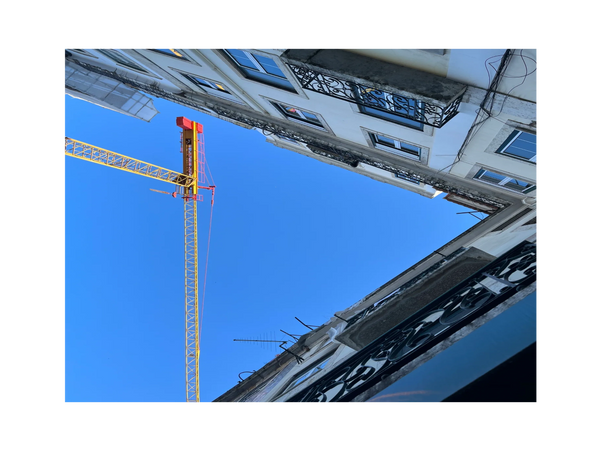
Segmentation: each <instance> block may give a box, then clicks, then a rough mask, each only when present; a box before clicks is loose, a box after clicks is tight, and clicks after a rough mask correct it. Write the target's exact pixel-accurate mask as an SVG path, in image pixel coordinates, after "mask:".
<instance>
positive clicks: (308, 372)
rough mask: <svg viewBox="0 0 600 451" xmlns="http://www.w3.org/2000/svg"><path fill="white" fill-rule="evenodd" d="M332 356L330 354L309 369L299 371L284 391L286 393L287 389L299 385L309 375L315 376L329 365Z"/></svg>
mask: <svg viewBox="0 0 600 451" xmlns="http://www.w3.org/2000/svg"><path fill="white" fill-rule="evenodd" d="M330 357H331V356H328V357H326V358H325V359H323V360H321V361H319V362H318V363H317V364H315V365H314V366H312V367H309V368H308V369H307V370H305V371H303V372H300V373H298V375H296V376H295V377H294V378H293V379H292V380H291V382H290V383H289V384H288V385H287V386H286V387H285V390H284V391H283V393H285V392H287V391H290V390H291V389H292V388H294V387H297V386H298V385H300V384H301V383H302V382H304V381H305V380H306V379H308V378H309V377H311V376H313V375H314V374H317V373H318V372H319V371H321V370H322V369H323V368H325V366H326V365H327V362H329V358H330Z"/></svg>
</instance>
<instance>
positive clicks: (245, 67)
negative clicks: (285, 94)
mask: <svg viewBox="0 0 600 451" xmlns="http://www.w3.org/2000/svg"><path fill="white" fill-rule="evenodd" d="M226 52H227V54H228V55H229V56H230V57H231V58H232V59H233V61H234V62H235V63H236V64H237V66H238V67H239V69H240V70H241V71H242V72H243V74H244V75H245V76H246V78H249V79H250V80H254V81H259V82H261V83H265V84H267V85H270V86H274V87H276V88H281V89H285V90H286V91H291V92H296V90H295V89H294V87H293V86H292V84H291V83H290V82H289V80H288V79H287V78H286V76H285V74H284V73H283V71H282V70H281V69H280V68H279V66H277V63H276V62H275V61H274V60H273V59H272V58H268V57H266V56H263V55H259V54H258V53H251V52H247V51H245V50H233V49H228V50H226Z"/></svg>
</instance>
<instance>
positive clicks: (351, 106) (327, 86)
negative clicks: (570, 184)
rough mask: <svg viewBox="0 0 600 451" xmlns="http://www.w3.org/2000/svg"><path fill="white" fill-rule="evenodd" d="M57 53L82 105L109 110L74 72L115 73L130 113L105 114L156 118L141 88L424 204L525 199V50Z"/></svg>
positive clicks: (532, 119) (529, 88)
mask: <svg viewBox="0 0 600 451" xmlns="http://www.w3.org/2000/svg"><path fill="white" fill-rule="evenodd" d="M67 55H68V56H67V77H66V78H67V90H68V92H69V94H71V95H74V94H73V93H74V92H75V93H78V95H77V96H78V97H79V98H82V99H84V100H88V101H90V100H91V101H94V99H93V97H94V95H95V97H96V99H97V101H95V103H98V104H99V105H101V106H105V107H109V108H110V106H107V105H106V98H105V97H102V96H101V95H98V94H97V93H96V94H94V92H91V91H93V89H90V88H89V86H88V85H89V84H90V83H88V85H86V86H85V88H86V89H82V88H81V86H80V85H81V83H80V85H77V84H75V83H73V81H72V80H73V79H75V78H77V77H76V75H80V74H78V73H77V70H78V71H79V72H81V73H85V74H86V75H87V76H88V78H89V77H90V74H91V75H93V76H96V77H99V76H101V77H103V78H104V79H107V78H113V79H114V80H115V82H120V87H121V89H130V90H136V89H137V91H139V92H140V94H139V95H138V97H139V99H136V101H137V104H136V111H133V112H132V111H131V110H132V108H131V106H130V104H132V103H134V102H132V101H129V103H128V104H127V105H128V107H127V108H129V109H126V108H124V107H123V102H118V105H117V107H116V108H113V109H115V110H117V111H119V110H120V111H121V112H124V113H125V114H132V115H135V114H136V113H137V111H140V113H138V117H140V118H142V119H144V120H150V119H151V117H152V115H153V114H155V113H152V112H151V108H153V106H152V105H151V102H150V103H148V102H147V101H145V99H147V97H145V96H142V95H143V93H146V94H151V95H156V96H158V97H162V98H165V99H167V100H171V101H174V102H177V103H180V104H183V105H186V106H188V107H190V108H194V109H196V110H198V111H201V112H203V113H206V114H210V115H213V116H217V117H220V118H222V119H224V120H228V121H230V122H233V123H236V124H238V125H240V126H243V127H246V128H255V129H257V130H259V131H261V132H262V133H264V134H265V135H266V136H267V140H268V141H269V142H272V143H273V144H275V145H277V146H279V147H282V148H285V149H289V150H292V151H295V152H298V153H301V154H304V155H307V156H310V157H312V158H316V159H318V160H320V161H323V162H326V163H328V164H333V165H337V166H340V167H343V168H345V169H348V170H352V171H354V172H357V173H360V174H363V175H366V176H368V177H371V178H374V179H376V180H379V181H382V182H385V183H389V184H392V185H396V186H398V187H402V188H404V189H407V190H410V191H413V192H416V193H419V194H421V195H424V196H427V197H434V196H437V195H439V194H441V193H442V192H446V193H449V194H450V195H449V197H448V200H453V201H455V202H459V203H464V204H465V205H468V206H470V207H472V208H475V209H478V210H480V211H484V212H488V213H489V212H492V211H495V210H496V209H497V208H501V207H503V206H505V205H507V202H506V201H505V199H506V198H509V199H510V201H509V203H510V202H514V201H525V202H529V203H530V204H531V203H533V202H535V194H536V193H535V165H536V155H535V148H536V147H535V130H536V116H535V75H536V74H535V50H506V49H500V50H449V49H447V50H444V49H440V50H282V49H279V50H273V49H267V50H265V49H247V50H240V49H224V50H206V49H153V50H151V49H135V50H133V49H132V50H116V49H101V50H93V49H86V50H83V49H69V50H68V53H67ZM73 68H75V69H76V70H73ZM74 72H75V73H74ZM80 78H81V77H80ZM96 91H98V90H96ZM104 91H106V89H105V90H104ZM82 93H83V94H82ZM84 94H85V95H86V96H87V97H84ZM128 94H129V93H128ZM104 95H106V94H104ZM140 96H142V97H140ZM130 97H133V94H131V95H130ZM142 102H145V103H144V105H143V108H139V107H141V106H142ZM113 104H116V103H115V102H113Z"/></svg>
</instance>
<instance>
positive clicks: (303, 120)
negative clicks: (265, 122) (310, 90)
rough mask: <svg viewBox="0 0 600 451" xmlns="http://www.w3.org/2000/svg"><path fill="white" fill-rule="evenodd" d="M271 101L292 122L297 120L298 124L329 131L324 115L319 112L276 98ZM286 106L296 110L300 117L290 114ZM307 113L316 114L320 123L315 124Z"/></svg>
mask: <svg viewBox="0 0 600 451" xmlns="http://www.w3.org/2000/svg"><path fill="white" fill-rule="evenodd" d="M269 103H270V104H271V105H272V106H273V108H275V109H276V110H277V111H278V112H279V113H280V114H281V115H282V116H283V117H284V118H286V119H288V120H290V121H292V122H296V123H298V124H302V125H306V126H308V127H312V128H315V129H317V130H322V131H329V129H328V128H327V126H326V125H325V121H324V120H323V117H322V116H321V115H320V114H318V113H315V112H313V111H308V110H302V109H300V108H298V107H295V106H293V105H288V104H287V103H283V102H278V101H276V100H269ZM286 108H293V109H294V110H295V113H298V115H299V116H300V117H299V118H298V117H295V116H292V115H290V113H288V112H286ZM305 113H309V114H311V115H313V116H315V117H316V118H317V119H316V120H317V121H318V122H319V125H317V124H315V123H314V122H312V121H311V120H310V119H307V118H306V114H305Z"/></svg>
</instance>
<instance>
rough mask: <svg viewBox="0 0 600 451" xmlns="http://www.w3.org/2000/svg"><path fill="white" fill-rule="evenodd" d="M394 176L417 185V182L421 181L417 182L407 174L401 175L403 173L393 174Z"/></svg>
mask: <svg viewBox="0 0 600 451" xmlns="http://www.w3.org/2000/svg"><path fill="white" fill-rule="evenodd" d="M394 176H395V177H396V178H399V179H402V180H405V181H407V182H410V183H414V184H415V185H419V184H420V183H421V182H419V181H418V180H417V179H415V178H412V177H409V176H407V175H403V174H394Z"/></svg>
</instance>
